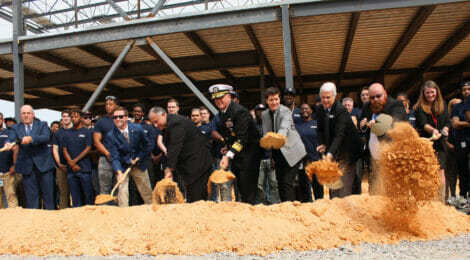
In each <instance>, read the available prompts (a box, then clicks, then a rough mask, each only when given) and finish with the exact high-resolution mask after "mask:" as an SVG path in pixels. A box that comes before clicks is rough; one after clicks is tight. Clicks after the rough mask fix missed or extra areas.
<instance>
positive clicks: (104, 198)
mask: <svg viewBox="0 0 470 260" xmlns="http://www.w3.org/2000/svg"><path fill="white" fill-rule="evenodd" d="M139 163H140V160H139V161H137V162H136V163H134V164H131V165H129V167H128V168H127V169H126V171H125V172H124V173H123V175H122V178H121V180H120V181H118V182H117V183H116V184H115V185H114V187H113V189H112V190H111V193H110V194H100V195H98V196H96V198H95V204H96V205H99V204H104V203H108V202H110V201H116V197H114V196H113V194H114V192H115V191H116V189H117V188H118V187H119V185H120V184H121V183H123V182H124V180H125V179H126V178H127V175H129V173H130V172H131V171H132V169H133V168H134V167H135V166H137V165H138V164H139Z"/></svg>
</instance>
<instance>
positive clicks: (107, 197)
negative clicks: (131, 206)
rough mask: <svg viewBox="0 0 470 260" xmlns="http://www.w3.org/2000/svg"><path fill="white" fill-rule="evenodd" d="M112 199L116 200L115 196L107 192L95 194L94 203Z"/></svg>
mask: <svg viewBox="0 0 470 260" xmlns="http://www.w3.org/2000/svg"><path fill="white" fill-rule="evenodd" d="M113 200H116V197H113V196H111V195H109V194H100V195H98V196H96V198H95V204H96V205H98V204H105V203H108V202H110V201H113Z"/></svg>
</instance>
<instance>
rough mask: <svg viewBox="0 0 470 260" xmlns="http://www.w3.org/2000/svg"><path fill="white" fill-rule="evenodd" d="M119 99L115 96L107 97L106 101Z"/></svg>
mask: <svg viewBox="0 0 470 260" xmlns="http://www.w3.org/2000/svg"><path fill="white" fill-rule="evenodd" d="M116 99H117V98H116V97H115V96H106V98H105V99H104V100H116Z"/></svg>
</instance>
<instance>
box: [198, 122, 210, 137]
mask: <svg viewBox="0 0 470 260" xmlns="http://www.w3.org/2000/svg"><path fill="white" fill-rule="evenodd" d="M197 128H198V129H199V131H201V133H202V134H203V135H204V136H205V137H206V138H207V140H211V139H212V138H211V131H212V127H211V125H210V123H209V124H202V125H200V126H198V127H197Z"/></svg>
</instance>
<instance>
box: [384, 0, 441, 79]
mask: <svg viewBox="0 0 470 260" xmlns="http://www.w3.org/2000/svg"><path fill="white" fill-rule="evenodd" d="M435 8H436V6H435V5H432V6H424V7H421V8H420V9H419V10H418V12H416V15H415V17H414V18H413V21H411V23H410V24H409V25H408V27H407V28H406V30H405V32H403V34H402V36H401V37H400V40H399V41H398V43H397V44H396V45H395V47H394V48H393V50H392V52H391V53H390V55H389V56H388V58H387V60H386V61H385V62H384V64H383V65H382V71H383V72H384V74H387V71H388V70H389V69H391V68H392V66H393V64H394V63H395V61H396V60H397V59H398V57H400V55H401V53H402V52H403V50H404V49H405V48H406V46H408V43H410V41H411V40H412V39H413V37H414V36H415V34H416V33H417V32H418V31H419V29H420V28H421V26H422V25H423V24H424V23H425V22H426V20H427V19H428V17H429V15H431V13H432V12H433V11H434V9H435Z"/></svg>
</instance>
